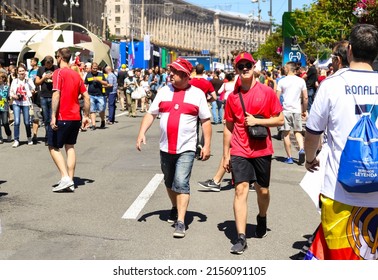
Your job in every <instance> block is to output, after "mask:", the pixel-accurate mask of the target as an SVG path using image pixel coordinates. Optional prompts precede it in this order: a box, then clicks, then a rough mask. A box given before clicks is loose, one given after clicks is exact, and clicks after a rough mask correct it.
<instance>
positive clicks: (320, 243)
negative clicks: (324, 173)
mask: <svg viewBox="0 0 378 280" xmlns="http://www.w3.org/2000/svg"><path fill="white" fill-rule="evenodd" d="M320 199H321V201H322V212H321V213H322V214H321V215H322V223H321V225H320V226H319V227H318V229H317V230H316V232H315V237H314V240H313V243H312V244H311V246H310V248H309V250H308V252H307V254H306V256H305V260H377V259H378V208H367V207H353V206H350V205H346V204H343V203H340V202H337V201H335V200H332V199H330V198H327V197H325V196H321V198H320Z"/></svg>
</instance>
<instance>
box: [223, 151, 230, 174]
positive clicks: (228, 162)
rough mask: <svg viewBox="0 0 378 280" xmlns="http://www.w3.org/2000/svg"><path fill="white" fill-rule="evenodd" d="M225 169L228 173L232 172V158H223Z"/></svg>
mask: <svg viewBox="0 0 378 280" xmlns="http://www.w3.org/2000/svg"><path fill="white" fill-rule="evenodd" d="M223 168H224V170H226V172H227V173H230V172H231V165H230V156H229V155H228V156H223Z"/></svg>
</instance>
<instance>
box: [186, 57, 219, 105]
mask: <svg viewBox="0 0 378 280" xmlns="http://www.w3.org/2000/svg"><path fill="white" fill-rule="evenodd" d="M195 69H196V75H195V76H194V77H193V78H192V79H191V80H190V81H189V84H190V85H192V86H195V87H198V88H199V89H200V90H202V91H203V92H204V93H205V95H206V99H207V101H208V102H212V101H214V100H217V94H216V93H215V90H214V87H213V84H212V83H211V82H210V81H208V80H207V79H206V78H204V76H203V73H204V71H205V67H204V65H203V64H201V63H199V64H197V65H196V67H195Z"/></svg>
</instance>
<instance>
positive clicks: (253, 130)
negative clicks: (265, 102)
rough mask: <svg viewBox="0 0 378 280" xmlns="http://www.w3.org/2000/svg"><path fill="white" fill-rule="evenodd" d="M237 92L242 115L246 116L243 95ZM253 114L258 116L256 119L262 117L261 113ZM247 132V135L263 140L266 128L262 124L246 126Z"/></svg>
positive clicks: (266, 134) (266, 132)
mask: <svg viewBox="0 0 378 280" xmlns="http://www.w3.org/2000/svg"><path fill="white" fill-rule="evenodd" d="M238 94H239V98H240V103H241V105H242V108H243V112H244V116H245V117H247V114H246V111H245V106H244V101H243V97H242V95H241V93H240V91H239V92H238ZM253 116H254V117H255V118H258V119H263V118H264V117H263V116H261V115H253ZM247 132H248V136H249V137H250V138H253V139H256V140H263V139H265V138H266V137H267V136H268V128H267V127H266V126H263V125H254V126H248V127H247Z"/></svg>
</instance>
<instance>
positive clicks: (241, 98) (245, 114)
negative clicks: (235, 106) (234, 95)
mask: <svg viewBox="0 0 378 280" xmlns="http://www.w3.org/2000/svg"><path fill="white" fill-rule="evenodd" d="M238 95H239V98H240V103H241V105H242V108H243V112H244V116H247V113H246V111H245V105H244V100H243V96H242V95H241V93H240V87H239V88H238Z"/></svg>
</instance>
